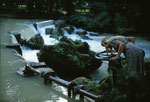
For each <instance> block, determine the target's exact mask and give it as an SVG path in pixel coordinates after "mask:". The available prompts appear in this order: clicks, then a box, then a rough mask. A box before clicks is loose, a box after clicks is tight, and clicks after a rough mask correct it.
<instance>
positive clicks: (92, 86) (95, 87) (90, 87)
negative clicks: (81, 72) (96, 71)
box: [72, 77, 101, 95]
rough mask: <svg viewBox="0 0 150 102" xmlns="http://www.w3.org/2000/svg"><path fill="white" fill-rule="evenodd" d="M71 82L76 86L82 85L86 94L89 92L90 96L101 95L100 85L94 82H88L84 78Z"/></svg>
mask: <svg viewBox="0 0 150 102" xmlns="http://www.w3.org/2000/svg"><path fill="white" fill-rule="evenodd" d="M72 82H74V83H75V84H76V85H83V86H84V90H86V91H87V92H90V93H92V94H95V95H99V94H100V93H101V92H100V84H98V83H96V82H94V81H90V80H89V79H87V78H85V77H78V78H76V79H74V80H73V81H72Z"/></svg>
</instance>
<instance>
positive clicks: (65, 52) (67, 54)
mask: <svg viewBox="0 0 150 102" xmlns="http://www.w3.org/2000/svg"><path fill="white" fill-rule="evenodd" d="M65 40H66V41H65ZM76 46H78V45H77V44H76V43H74V42H73V41H72V40H71V39H67V38H63V39H61V40H60V42H59V43H58V44H55V45H48V46H44V47H43V48H42V49H41V50H40V52H39V53H38V54H37V55H38V59H39V61H41V62H45V63H46V64H47V65H48V66H49V67H51V68H53V70H54V71H56V73H58V74H59V75H60V76H68V77H70V78H74V77H77V76H87V75H89V73H91V72H93V71H95V70H96V69H97V68H99V67H100V65H101V63H102V61H101V60H99V59H96V58H95V57H94V55H93V56H92V54H95V53H93V52H92V51H91V52H90V50H89V49H88V51H86V52H87V53H86V54H85V55H84V54H81V53H80V52H79V51H78V49H77V47H76Z"/></svg>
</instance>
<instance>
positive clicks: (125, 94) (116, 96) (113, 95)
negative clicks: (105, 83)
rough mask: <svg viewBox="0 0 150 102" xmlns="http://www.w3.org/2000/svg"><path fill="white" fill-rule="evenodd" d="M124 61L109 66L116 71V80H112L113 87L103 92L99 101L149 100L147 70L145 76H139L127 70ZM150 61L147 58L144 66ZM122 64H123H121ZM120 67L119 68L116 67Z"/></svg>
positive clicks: (129, 101) (145, 101)
mask: <svg viewBox="0 0 150 102" xmlns="http://www.w3.org/2000/svg"><path fill="white" fill-rule="evenodd" d="M125 63H126V61H121V62H120V64H122V65H120V64H118V63H117V64H115V65H116V67H111V69H113V70H115V71H116V72H117V73H116V74H115V76H116V78H117V79H116V80H114V81H113V87H112V88H111V89H109V88H108V90H107V91H105V92H104V94H103V97H102V101H101V102H149V101H150V97H149V94H150V87H149V86H150V79H149V75H148V74H149V70H146V71H147V72H146V74H147V75H145V76H140V75H138V74H137V73H136V72H128V71H127V69H128V66H127V65H126V64H125ZM148 63H150V62H149V61H148V60H146V62H145V66H148V65H149V64H148ZM123 64H124V65H123ZM118 67H121V69H118Z"/></svg>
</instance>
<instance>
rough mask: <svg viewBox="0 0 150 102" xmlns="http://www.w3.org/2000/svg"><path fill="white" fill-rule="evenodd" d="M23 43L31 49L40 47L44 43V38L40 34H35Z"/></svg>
mask: <svg viewBox="0 0 150 102" xmlns="http://www.w3.org/2000/svg"><path fill="white" fill-rule="evenodd" d="M24 45H26V46H28V47H29V48H31V49H41V48H42V47H43V45H44V40H43V38H42V36H41V35H40V34H36V35H35V36H34V37H32V38H31V39H29V40H28V41H25V42H24Z"/></svg>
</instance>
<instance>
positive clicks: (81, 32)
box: [76, 30, 87, 35]
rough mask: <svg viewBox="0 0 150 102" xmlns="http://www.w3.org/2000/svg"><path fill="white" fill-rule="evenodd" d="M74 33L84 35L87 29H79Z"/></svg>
mask: <svg viewBox="0 0 150 102" xmlns="http://www.w3.org/2000/svg"><path fill="white" fill-rule="evenodd" d="M76 33H77V34H79V35H86V34H87V31H86V30H80V31H76Z"/></svg>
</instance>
